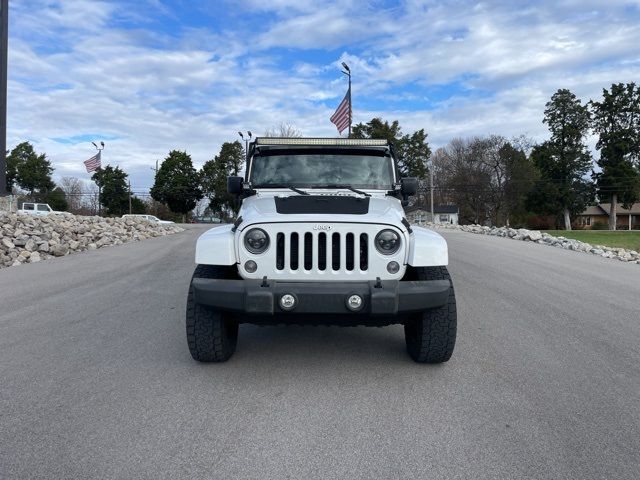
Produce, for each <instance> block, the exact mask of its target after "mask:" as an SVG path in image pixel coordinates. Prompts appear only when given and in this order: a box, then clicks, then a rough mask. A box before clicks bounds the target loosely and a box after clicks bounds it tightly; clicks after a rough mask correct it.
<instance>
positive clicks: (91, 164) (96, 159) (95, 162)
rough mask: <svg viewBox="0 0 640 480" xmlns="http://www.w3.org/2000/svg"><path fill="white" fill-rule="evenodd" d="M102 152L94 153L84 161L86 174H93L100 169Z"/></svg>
mask: <svg viewBox="0 0 640 480" xmlns="http://www.w3.org/2000/svg"><path fill="white" fill-rule="evenodd" d="M101 153H102V152H98V153H96V154H95V155H94V156H93V157H91V158H90V159H89V160H85V161H84V166H85V167H87V173H91V172H95V171H96V170H97V169H99V168H101V167H102V165H101V163H100V154H101Z"/></svg>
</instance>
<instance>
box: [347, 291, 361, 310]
mask: <svg viewBox="0 0 640 480" xmlns="http://www.w3.org/2000/svg"><path fill="white" fill-rule="evenodd" d="M362 303H363V302H362V297H361V296H360V295H351V296H350V297H349V298H347V308H348V309H349V310H352V311H354V312H355V311H357V310H360V309H361V308H362Z"/></svg>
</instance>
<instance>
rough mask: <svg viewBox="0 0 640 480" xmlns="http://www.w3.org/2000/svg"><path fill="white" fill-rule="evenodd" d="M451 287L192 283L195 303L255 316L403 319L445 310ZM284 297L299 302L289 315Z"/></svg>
mask: <svg viewBox="0 0 640 480" xmlns="http://www.w3.org/2000/svg"><path fill="white" fill-rule="evenodd" d="M450 285H451V284H450V282H449V280H428V281H403V282H400V281H397V280H383V281H371V282H331V283H321V282H277V281H275V280H220V279H208V278H194V279H193V283H192V286H193V291H194V295H195V302H196V303H198V304H201V305H207V306H211V307H215V308H218V309H220V310H226V311H231V312H237V313H244V314H249V315H256V316H271V315H278V316H280V315H290V314H305V315H306V314H331V315H341V314H348V315H385V316H395V315H402V314H404V313H411V312H417V311H422V310H427V309H429V308H437V307H441V306H443V305H445V304H446V303H447V299H448V294H449V287H450ZM286 294H290V295H293V296H294V297H295V299H296V305H295V307H294V308H292V309H289V310H285V309H283V308H282V307H281V306H280V299H281V297H282V296H283V295H286ZM351 295H359V296H360V297H361V298H362V300H363V303H362V307H361V308H360V309H358V310H357V311H354V310H351V309H349V308H348V307H347V299H348V298H349V297H350V296H351Z"/></svg>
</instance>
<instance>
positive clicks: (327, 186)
mask: <svg viewBox="0 0 640 480" xmlns="http://www.w3.org/2000/svg"><path fill="white" fill-rule="evenodd" d="M309 188H346V189H347V190H351V191H352V192H355V193H359V194H360V195H364V196H365V197H370V196H371V194H369V193H367V192H363V191H362V190H358V189H357V188H353V187H352V186H351V185H342V184H338V183H330V184H327V185H314V186H313V187H309Z"/></svg>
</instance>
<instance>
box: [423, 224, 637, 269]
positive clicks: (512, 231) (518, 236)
mask: <svg viewBox="0 0 640 480" xmlns="http://www.w3.org/2000/svg"><path fill="white" fill-rule="evenodd" d="M428 226H429V227H430V228H445V229H454V230H462V231H464V232H469V233H475V234H479V235H493V236H496V237H505V238H511V239H513V240H522V241H525V242H535V243H539V244H541V245H548V246H551V247H557V248H564V249H565V250H573V251H576V252H582V253H591V254H593V255H599V256H601V257H604V258H614V259H617V260H620V261H622V262H633V263H637V264H640V253H638V252H636V251H635V250H626V249H624V248H618V247H607V246H604V245H591V244H590V243H585V242H581V241H580V240H574V239H571V238H565V237H554V236H553V235H549V234H548V233H543V232H540V231H538V230H527V229H526V228H517V229H516V228H509V227H484V226H481V225H448V224H443V225H438V224H428Z"/></svg>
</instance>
